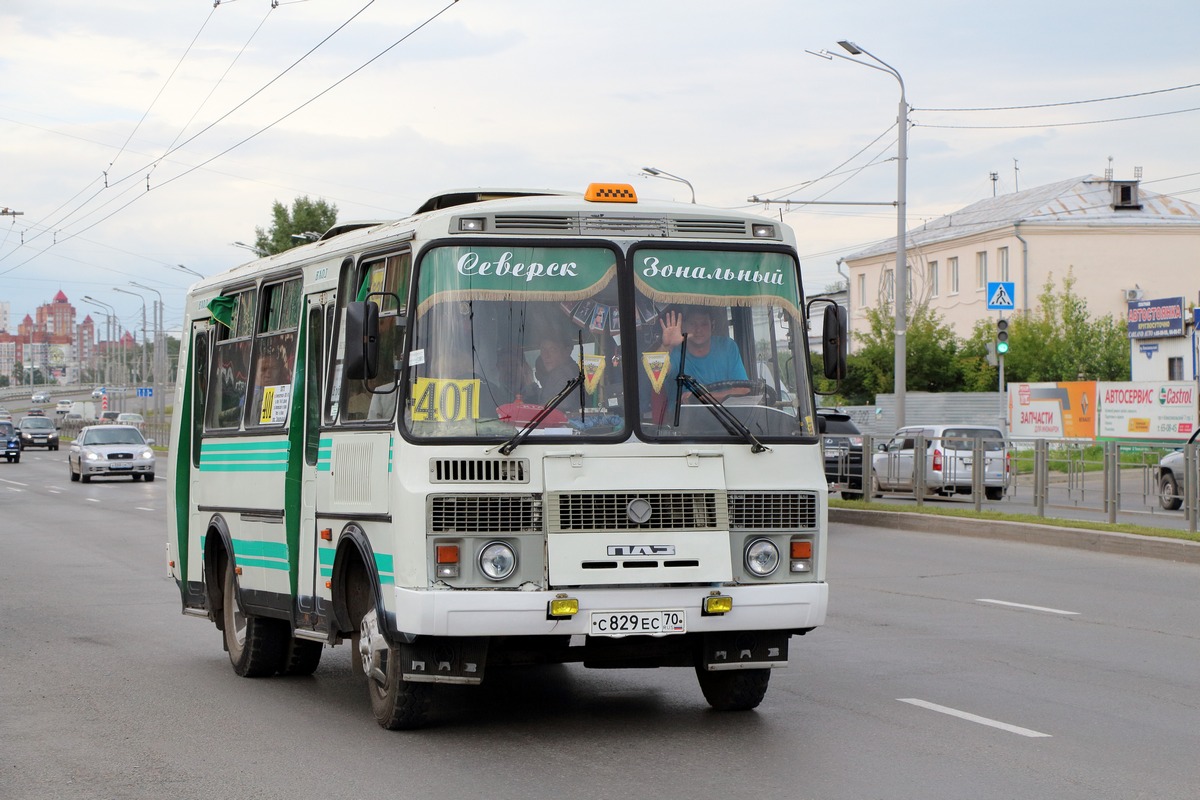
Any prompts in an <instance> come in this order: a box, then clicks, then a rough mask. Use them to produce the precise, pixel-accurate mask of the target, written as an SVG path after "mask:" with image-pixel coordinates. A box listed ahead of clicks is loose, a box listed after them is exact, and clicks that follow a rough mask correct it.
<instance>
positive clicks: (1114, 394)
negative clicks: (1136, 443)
mask: <svg viewBox="0 0 1200 800" xmlns="http://www.w3.org/2000/svg"><path fill="white" fill-rule="evenodd" d="M1096 403H1097V406H1098V413H1099V422H1098V424H1097V427H1096V438H1098V439H1169V440H1176V441H1183V440H1186V439H1187V438H1188V437H1189V436H1191V435H1192V432H1193V431H1195V429H1196V413H1197V404H1196V384H1195V383H1192V382H1191V381H1136V382H1125V383H1105V382H1100V383H1097V384H1096Z"/></svg>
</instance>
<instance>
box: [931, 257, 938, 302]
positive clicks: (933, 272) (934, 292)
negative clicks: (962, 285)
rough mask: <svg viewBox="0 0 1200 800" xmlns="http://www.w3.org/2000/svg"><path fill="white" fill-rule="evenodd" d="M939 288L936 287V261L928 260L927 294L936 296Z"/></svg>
mask: <svg viewBox="0 0 1200 800" xmlns="http://www.w3.org/2000/svg"><path fill="white" fill-rule="evenodd" d="M939 291H940V289H939V287H938V263H937V262H936V261H930V262H929V296H930V297H937V296H938V293H939Z"/></svg>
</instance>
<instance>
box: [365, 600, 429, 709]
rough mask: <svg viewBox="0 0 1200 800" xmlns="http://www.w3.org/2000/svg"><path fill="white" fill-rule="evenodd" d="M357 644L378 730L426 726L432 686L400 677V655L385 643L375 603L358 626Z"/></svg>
mask: <svg viewBox="0 0 1200 800" xmlns="http://www.w3.org/2000/svg"><path fill="white" fill-rule="evenodd" d="M372 599H374V598H373V597H372ZM357 644H358V652H359V656H360V659H361V661H362V666H363V671H364V672H365V673H366V675H367V694H369V695H370V697H371V713H372V714H374V715H375V721H376V722H378V723H379V727H381V728H385V729H387V730H389V731H405V730H413V729H415V728H420V727H421V726H423V725H424V724H425V720H426V718H427V717H428V716H429V706H430V701H431V700H432V691H433V685H432V684H429V683H414V682H412V681H406V680H404V679H403V678H402V677H401V668H400V655H399V653H398V652H397V651H396V649H395V648H393V647H391V646H390V645H389V644H388V643H387V642H386V641H385V640H384V638H383V634H382V633H381V632H380V630H379V620H378V617H377V615H376V612H375V605H374V603H372V605H371V609H370V610H369V611H368V612H367V613H366V614H364V615H363V618H362V621H361V622H360V624H359V635H358V642H357Z"/></svg>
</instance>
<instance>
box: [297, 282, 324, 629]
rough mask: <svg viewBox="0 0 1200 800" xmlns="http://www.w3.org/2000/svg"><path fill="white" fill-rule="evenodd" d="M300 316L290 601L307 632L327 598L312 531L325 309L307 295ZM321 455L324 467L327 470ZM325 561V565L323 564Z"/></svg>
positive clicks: (314, 625) (315, 535)
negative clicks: (300, 395)
mask: <svg viewBox="0 0 1200 800" xmlns="http://www.w3.org/2000/svg"><path fill="white" fill-rule="evenodd" d="M305 313H306V318H305V320H304V322H303V324H302V330H303V331H304V339H303V341H304V350H303V351H302V352H301V353H300V358H302V359H303V364H304V384H303V391H304V401H303V405H302V408H303V415H304V419H303V420H298V421H296V422H294V423H293V424H297V423H299V424H300V425H301V426H302V427H303V431H304V434H303V439H302V447H303V449H304V453H303V459H302V461H301V467H300V558H299V568H298V582H297V586H296V599H297V606H298V611H299V614H298V617H297V627H300V628H307V629H309V630H314V629H321V630H324V629H325V625H324V624H322V622H321V621H322V619H323V618H324V615H326V614H328V613H329V609H328V608H322V607H321V606H322V602H321V600H320V598H321V597H322V596H327V593H326V592H325V588H324V587H325V581H326V580H328V579H329V574H330V569H331V568H332V566H333V564H332V560H330V559H326V558H323V556H324V554H325V553H326V552H327V551H324V550H323V549H322V548H321V545H322V544H325V545H329V544H331V543H330V542H323V541H322V539H321V537H320V532H319V531H318V530H317V470H318V468H319V466H318V465H319V464H320V461H321V459H320V453H321V386H322V385H323V384H324V380H323V379H322V376H323V375H324V368H325V348H326V332H325V306H324V305H323V304H322V303H321V301H320V298H319V297H316V296H313V297H310V298H309V299H308V302H307V304H306V307H305ZM327 459H328V455H327V454H326V466H328V460H327ZM325 561H329V563H324V562H325Z"/></svg>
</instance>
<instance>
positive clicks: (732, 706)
mask: <svg viewBox="0 0 1200 800" xmlns="http://www.w3.org/2000/svg"><path fill="white" fill-rule="evenodd" d="M696 679H697V680H698V681H699V682H700V691H702V692H704V699H705V700H707V701H708V704H709V705H710V706H712V707H713V708H714V709H715V710H717V711H749V710H750V709H752V708H757V707H758V704H759V703H761V702H762V701H763V697H765V696H766V694H767V684H768V683H769V682H770V680H771V670H769V669H731V670H720V671H717V672H710V671H709V670H706V669H705V668H704V667H703V666H701V665H697V666H696Z"/></svg>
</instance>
